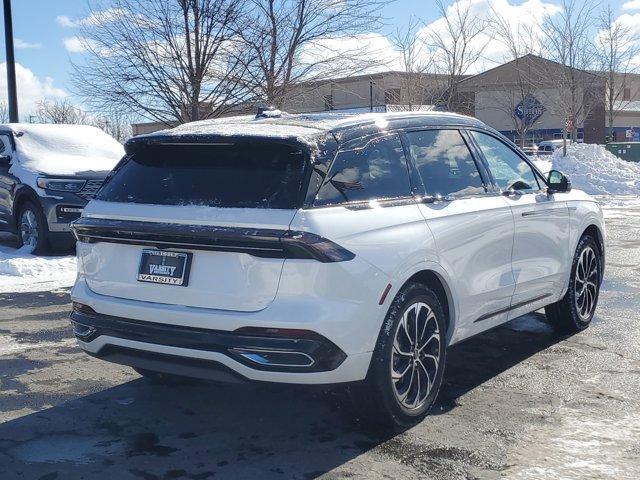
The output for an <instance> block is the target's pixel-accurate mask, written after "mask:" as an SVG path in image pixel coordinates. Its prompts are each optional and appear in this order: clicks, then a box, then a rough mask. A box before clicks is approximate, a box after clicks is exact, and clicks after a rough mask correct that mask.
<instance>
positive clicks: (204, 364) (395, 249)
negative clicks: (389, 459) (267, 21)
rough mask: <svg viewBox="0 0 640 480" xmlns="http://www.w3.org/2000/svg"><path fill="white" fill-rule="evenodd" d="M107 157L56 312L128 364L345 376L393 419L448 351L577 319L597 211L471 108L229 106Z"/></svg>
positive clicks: (236, 375) (242, 374)
mask: <svg viewBox="0 0 640 480" xmlns="http://www.w3.org/2000/svg"><path fill="white" fill-rule="evenodd" d="M126 150H127V155H126V156H125V158H124V159H123V161H122V162H121V163H120V164H119V165H118V166H117V167H116V169H115V170H114V171H113V172H112V174H111V175H110V177H108V178H107V180H106V182H105V184H104V186H103V187H102V189H101V190H100V191H99V192H98V195H97V197H96V199H95V200H92V201H91V202H90V203H89V205H88V206H87V207H86V208H85V209H84V210H83V213H82V217H81V218H80V219H79V220H77V221H76V222H75V223H74V226H73V228H74V231H75V234H76V237H77V240H78V244H77V252H78V268H79V274H78V280H77V282H76V285H75V287H74V288H73V291H72V294H71V296H72V299H73V301H74V305H73V307H74V311H73V313H72V323H73V328H74V332H75V335H76V336H77V338H78V340H79V343H80V346H81V347H82V348H83V349H84V350H85V351H86V352H88V353H89V354H91V355H93V356H96V357H98V358H102V359H104V360H108V361H113V362H117V363H121V364H125V365H131V366H133V367H134V368H136V370H138V371H139V372H140V373H142V374H143V375H147V376H152V377H156V378H162V377H163V375H164V377H165V378H166V377H167V375H168V374H170V375H184V376H194V377H204V378H209V379H215V380H227V381H238V380H247V379H248V380H257V381H266V382H282V383H297V384H326V383H340V382H358V383H357V384H355V385H354V387H357V388H354V390H356V391H360V392H363V393H364V395H363V396H364V398H366V399H367V401H368V402H369V403H370V406H371V407H373V408H375V409H376V410H377V411H378V413H379V414H380V415H379V417H378V418H384V419H386V420H389V421H390V422H392V423H395V424H399V425H409V424H411V423H414V422H416V421H418V420H419V419H421V418H422V417H423V416H424V415H425V414H426V413H427V412H428V410H429V409H430V407H431V406H432V405H433V403H434V401H435V398H436V396H437V394H438V390H439V388H440V384H441V382H442V376H443V372H444V366H445V358H446V349H447V347H448V346H450V345H452V344H454V343H457V342H460V341H461V340H464V339H466V338H469V337H471V336H473V335H476V334H478V333H480V332H483V331H485V330H487V329H490V328H493V327H495V326H497V325H500V324H502V323H504V322H506V321H508V320H510V319H512V318H515V317H517V316H519V315H523V314H525V313H527V312H531V311H534V310H537V309H540V308H542V307H545V308H546V312H547V316H548V317H549V319H550V321H551V322H552V323H554V324H555V325H557V326H558V327H559V328H561V329H563V330H565V331H567V330H569V331H571V330H572V331H576V330H580V329H583V328H586V327H587V326H588V325H589V322H590V321H591V318H592V317H593V314H594V310H595V308H596V304H597V301H598V291H599V287H600V283H601V281H602V277H603V269H604V241H603V237H604V225H603V220H602V213H601V210H600V208H599V207H598V204H597V203H596V202H595V201H594V200H593V199H591V198H590V197H589V196H588V195H586V194H585V193H583V192H581V191H576V190H573V191H572V190H571V186H570V183H569V182H568V180H567V178H566V177H565V176H564V175H562V174H561V173H560V172H557V171H551V172H550V173H549V176H548V177H546V178H545V177H544V176H543V175H542V174H541V173H540V172H539V171H538V170H537V169H536V168H535V166H534V165H533V164H531V162H530V161H529V160H528V158H527V156H526V155H524V154H523V153H522V152H521V151H520V150H518V149H517V148H516V147H515V146H514V145H513V144H512V143H510V142H509V141H508V140H506V139H505V138H504V137H502V136H501V135H500V134H498V133H497V132H495V131H494V130H492V129H490V128H488V127H487V126H486V125H484V124H483V123H481V122H480V121H478V120H475V119H473V118H469V117H463V116H459V115H454V114H446V113H420V114H408V113H398V114H371V115H351V116H345V115H337V114H334V115H331V114H322V115H320V114H319V115H311V114H308V115H286V114H282V115H280V116H277V115H270V116H268V117H266V118H255V119H254V118H249V117H237V118H231V119H224V120H217V121H205V122H196V123H192V124H187V125H183V126H181V127H178V128H175V129H173V130H168V131H163V132H158V133H156V134H151V135H147V136H142V137H136V138H134V139H132V140H130V141H129V142H128V144H127V145H126Z"/></svg>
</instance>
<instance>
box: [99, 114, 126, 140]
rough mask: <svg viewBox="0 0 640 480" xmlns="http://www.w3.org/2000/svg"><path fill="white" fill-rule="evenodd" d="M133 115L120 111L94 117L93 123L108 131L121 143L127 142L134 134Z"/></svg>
mask: <svg viewBox="0 0 640 480" xmlns="http://www.w3.org/2000/svg"><path fill="white" fill-rule="evenodd" d="M131 121H132V119H131V117H129V116H128V115H124V114H122V113H120V112H116V113H113V114H111V115H109V116H105V117H98V118H96V119H94V121H93V125H94V126H96V127H98V128H100V129H102V130H103V131H104V132H105V133H108V134H109V135H111V136H112V137H113V138H115V139H116V140H117V141H119V142H120V143H124V142H126V141H127V140H128V139H129V138H131V136H132V135H133V132H132V128H131Z"/></svg>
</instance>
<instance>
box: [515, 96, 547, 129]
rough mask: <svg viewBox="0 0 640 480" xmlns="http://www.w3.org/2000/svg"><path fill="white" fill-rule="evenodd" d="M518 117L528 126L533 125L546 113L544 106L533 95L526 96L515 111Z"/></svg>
mask: <svg viewBox="0 0 640 480" xmlns="http://www.w3.org/2000/svg"><path fill="white" fill-rule="evenodd" d="M513 112H514V113H515V115H516V117H518V118H519V119H520V120H522V121H523V122H524V123H525V124H526V125H533V124H534V123H535V122H536V121H537V120H538V119H539V118H540V117H541V116H542V114H543V113H544V105H542V103H540V102H539V101H538V99H537V98H536V97H534V96H533V95H530V94H529V95H526V96H525V97H524V99H523V100H522V101H521V102H520V103H519V104H518V105H516V108H514V109H513Z"/></svg>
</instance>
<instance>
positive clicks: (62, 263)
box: [0, 244, 76, 293]
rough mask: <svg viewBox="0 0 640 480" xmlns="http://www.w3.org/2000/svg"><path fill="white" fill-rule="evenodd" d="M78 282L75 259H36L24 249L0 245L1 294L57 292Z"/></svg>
mask: <svg viewBox="0 0 640 480" xmlns="http://www.w3.org/2000/svg"><path fill="white" fill-rule="evenodd" d="M75 279H76V259H75V257H73V256H64V257H62V256H58V257H36V256H34V255H31V254H29V253H28V251H27V249H25V248H24V247H23V248H21V249H15V248H13V247H10V246H5V245H1V244H0V293H8V292H43V291H50V290H56V289H58V288H64V287H70V286H71V285H73V282H74V281H75Z"/></svg>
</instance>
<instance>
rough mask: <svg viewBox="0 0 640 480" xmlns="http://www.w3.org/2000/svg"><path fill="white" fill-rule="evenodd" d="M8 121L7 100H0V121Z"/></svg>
mask: <svg viewBox="0 0 640 480" xmlns="http://www.w3.org/2000/svg"><path fill="white" fill-rule="evenodd" d="M8 121H9V107H8V106H7V102H5V101H4V100H0V123H7V122H8Z"/></svg>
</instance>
